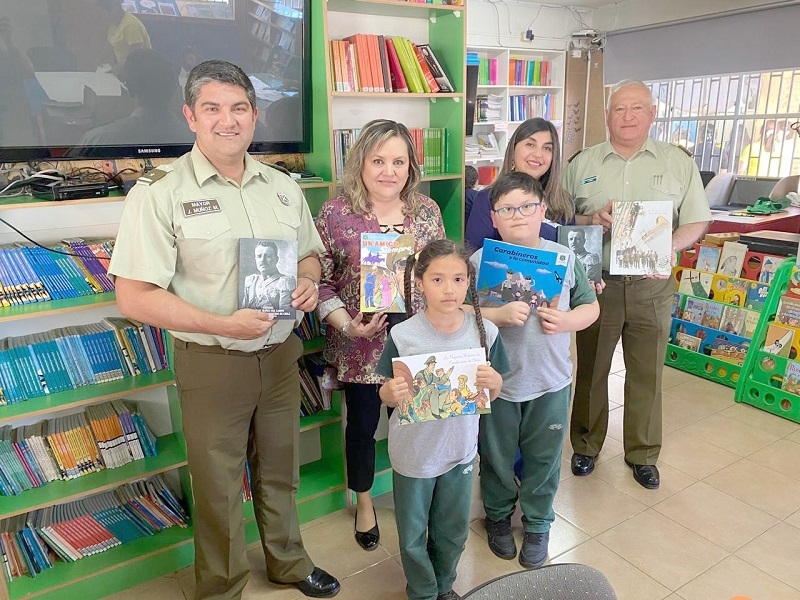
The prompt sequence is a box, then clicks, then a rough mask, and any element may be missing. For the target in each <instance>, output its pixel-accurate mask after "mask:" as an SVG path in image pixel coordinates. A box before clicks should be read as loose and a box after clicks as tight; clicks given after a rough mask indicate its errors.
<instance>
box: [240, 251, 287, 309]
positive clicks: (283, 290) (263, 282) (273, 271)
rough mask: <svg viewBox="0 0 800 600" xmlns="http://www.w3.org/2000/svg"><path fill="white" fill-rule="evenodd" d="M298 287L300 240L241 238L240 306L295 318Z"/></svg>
mask: <svg viewBox="0 0 800 600" xmlns="http://www.w3.org/2000/svg"><path fill="white" fill-rule="evenodd" d="M296 287H297V240H265V239H258V238H240V239H239V308H253V309H255V310H260V311H262V312H267V313H270V314H271V315H272V316H274V317H275V318H276V319H294V318H295V316H296V315H297V309H295V308H294V307H292V292H293V291H294V290H295V288H296Z"/></svg>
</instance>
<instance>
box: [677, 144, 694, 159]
mask: <svg viewBox="0 0 800 600" xmlns="http://www.w3.org/2000/svg"><path fill="white" fill-rule="evenodd" d="M672 145H673V146H675V147H676V148H680V149H681V150H683V151H684V152H685V153H686V156H688V157H689V158H691V159H694V156H693V155H692V153H691V152H689V149H688V148H686V147H685V146H681V145H680V144H672Z"/></svg>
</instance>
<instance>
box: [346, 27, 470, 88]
mask: <svg viewBox="0 0 800 600" xmlns="http://www.w3.org/2000/svg"><path fill="white" fill-rule="evenodd" d="M330 51H331V70H332V72H333V81H334V90H335V91H337V92H379V93H381V92H382V93H391V92H402V93H408V92H411V93H414V94H430V93H437V92H443V93H446V92H453V91H455V88H453V84H452V83H451V82H450V80H449V79H448V77H447V75H446V74H445V72H444V69H443V68H442V65H441V64H440V63H439V60H438V59H437V58H436V55H435V54H434V53H433V50H431V47H430V45H428V44H420V45H416V44H414V43H412V42H411V41H410V40H408V39H407V38H404V37H388V36H382V35H375V34H368V33H356V34H353V35H351V36H348V37H346V38H344V39H343V40H331V42H330Z"/></svg>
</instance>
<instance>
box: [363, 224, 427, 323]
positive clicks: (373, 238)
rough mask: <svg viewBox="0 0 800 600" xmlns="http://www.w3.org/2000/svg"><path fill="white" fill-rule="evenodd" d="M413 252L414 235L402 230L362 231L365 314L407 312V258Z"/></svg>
mask: <svg viewBox="0 0 800 600" xmlns="http://www.w3.org/2000/svg"><path fill="white" fill-rule="evenodd" d="M413 253H414V238H413V237H412V236H411V235H408V234H400V233H362V234H361V257H360V263H361V283H360V286H361V293H360V296H361V306H360V310H361V312H362V313H373V312H377V311H381V312H391V313H404V312H406V303H405V291H404V285H405V270H406V259H407V258H408V257H409V256H411V255H412V254H413Z"/></svg>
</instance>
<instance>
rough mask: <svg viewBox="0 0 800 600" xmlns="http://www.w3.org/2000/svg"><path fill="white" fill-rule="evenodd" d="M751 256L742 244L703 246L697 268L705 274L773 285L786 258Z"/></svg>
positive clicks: (728, 243) (729, 243)
mask: <svg viewBox="0 0 800 600" xmlns="http://www.w3.org/2000/svg"><path fill="white" fill-rule="evenodd" d="M749 254H750V256H749V257H748V247H747V244H742V243H741V242H725V243H724V244H723V245H722V247H720V246H714V245H709V244H702V245H699V246H698V247H697V260H696V262H695V268H696V269H697V270H698V271H703V272H705V273H719V274H721V275H728V276H732V277H744V278H746V279H753V280H755V281H759V282H761V283H771V282H772V278H773V277H774V276H775V271H776V270H777V268H778V265H780V264H781V263H782V262H783V261H784V260H786V257H785V256H773V255H770V254H760V253H759V254H757V253H749ZM756 254H757V255H756Z"/></svg>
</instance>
